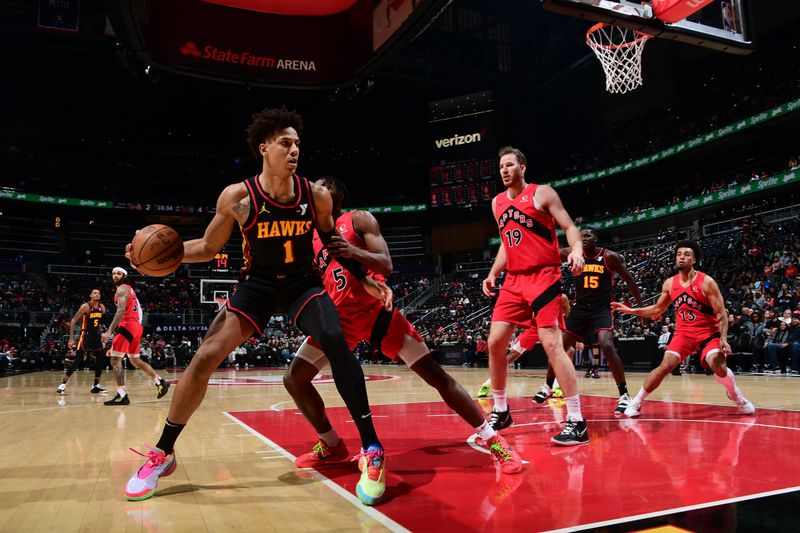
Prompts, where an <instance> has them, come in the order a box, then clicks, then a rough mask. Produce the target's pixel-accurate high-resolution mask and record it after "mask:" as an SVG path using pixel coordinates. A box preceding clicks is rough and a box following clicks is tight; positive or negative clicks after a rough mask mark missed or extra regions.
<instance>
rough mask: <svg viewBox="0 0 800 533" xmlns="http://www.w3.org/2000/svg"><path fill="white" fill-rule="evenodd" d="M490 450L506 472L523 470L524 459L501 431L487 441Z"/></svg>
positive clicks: (515, 472) (516, 472)
mask: <svg viewBox="0 0 800 533" xmlns="http://www.w3.org/2000/svg"><path fill="white" fill-rule="evenodd" d="M487 445H488V446H489V452H490V453H491V454H492V457H494V459H495V461H497V462H498V463H499V464H500V469H501V470H502V471H503V473H504V474H518V473H520V472H522V459H521V458H520V456H519V454H518V453H517V452H515V451H514V449H513V448H512V447H511V446H509V445H508V442H506V439H504V438H503V437H502V435H500V434H499V433H495V435H494V437H492V438H491V439H489V442H487Z"/></svg>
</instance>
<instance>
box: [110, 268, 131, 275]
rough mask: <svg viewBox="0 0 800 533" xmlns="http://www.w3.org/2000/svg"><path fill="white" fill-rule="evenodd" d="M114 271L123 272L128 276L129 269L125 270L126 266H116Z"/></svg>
mask: <svg viewBox="0 0 800 533" xmlns="http://www.w3.org/2000/svg"><path fill="white" fill-rule="evenodd" d="M114 272H119V273H120V274H122V275H123V276H127V275H128V271H127V270H125V269H124V268H122V267H114V269H113V270H112V271H111V273H112V274H113V273H114Z"/></svg>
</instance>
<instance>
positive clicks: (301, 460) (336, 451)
mask: <svg viewBox="0 0 800 533" xmlns="http://www.w3.org/2000/svg"><path fill="white" fill-rule="evenodd" d="M349 457H350V454H349V453H348V451H347V446H346V445H345V443H344V439H339V443H338V444H337V445H336V446H333V447H329V446H328V445H327V444H325V441H323V440H321V439H320V440H319V442H317V443H316V444H315V445H314V447H313V448H312V449H311V451H310V452H308V453H306V454H303V455H300V456H298V457H297V458H296V459H295V460H294V464H295V466H296V467H297V468H317V467H320V466H325V465H329V464H331V463H339V462H341V461H344V460H346V459H348V458H349Z"/></svg>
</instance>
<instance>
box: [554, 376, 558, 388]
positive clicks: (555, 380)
mask: <svg viewBox="0 0 800 533" xmlns="http://www.w3.org/2000/svg"><path fill="white" fill-rule="evenodd" d="M557 388H558V378H556V379H554V380H553V390H556V389H557Z"/></svg>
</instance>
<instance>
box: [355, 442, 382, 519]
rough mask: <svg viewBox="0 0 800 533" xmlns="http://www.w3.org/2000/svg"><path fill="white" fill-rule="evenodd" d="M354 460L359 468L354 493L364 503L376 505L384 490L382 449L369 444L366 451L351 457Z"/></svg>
mask: <svg viewBox="0 0 800 533" xmlns="http://www.w3.org/2000/svg"><path fill="white" fill-rule="evenodd" d="M356 460H357V461H358V468H359V470H361V479H359V480H358V483H357V484H356V495H357V496H358V499H359V500H361V503H363V504H364V505H376V504H377V503H378V502H380V500H381V498H383V493H384V492H385V491H386V457H385V455H384V452H383V449H381V448H378V447H377V446H370V447H369V449H367V451H362V452H361V453H360V454H358V455H356V456H355V457H353V461H356Z"/></svg>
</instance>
